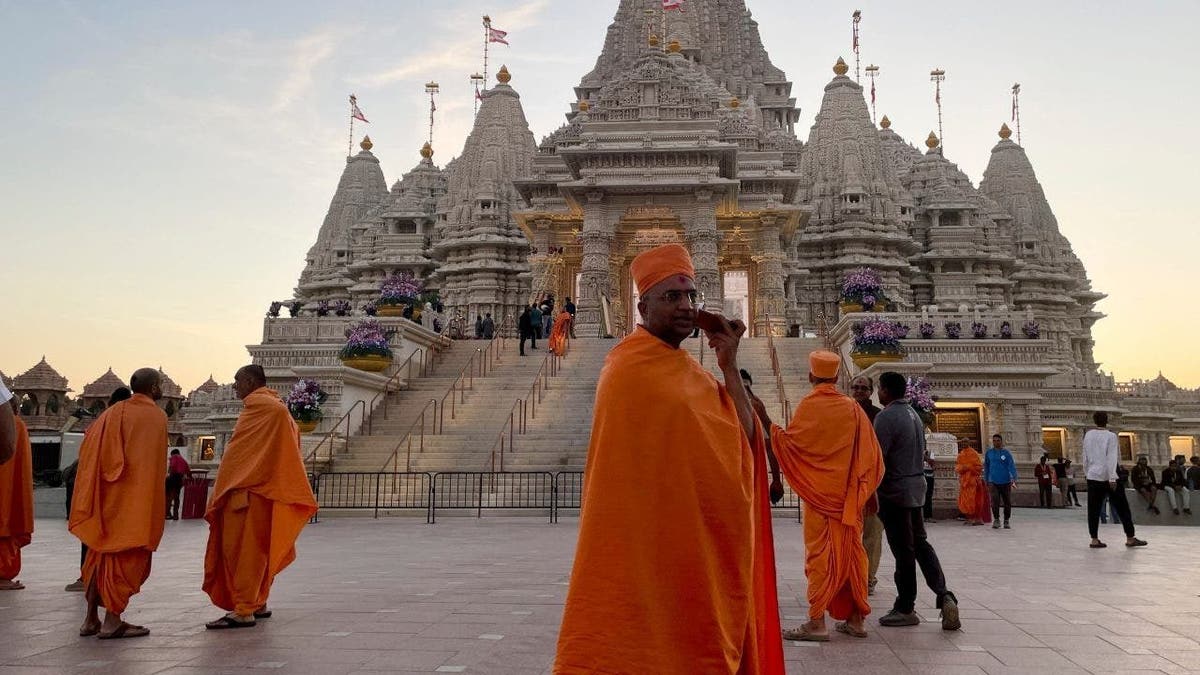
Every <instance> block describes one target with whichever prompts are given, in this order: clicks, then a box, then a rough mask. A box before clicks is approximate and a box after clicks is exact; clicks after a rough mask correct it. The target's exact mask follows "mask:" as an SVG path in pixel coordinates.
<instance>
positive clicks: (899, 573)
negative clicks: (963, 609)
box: [879, 499, 954, 614]
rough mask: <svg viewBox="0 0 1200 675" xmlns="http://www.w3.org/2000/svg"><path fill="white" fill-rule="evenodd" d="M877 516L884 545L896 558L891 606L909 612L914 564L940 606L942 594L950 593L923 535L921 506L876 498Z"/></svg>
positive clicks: (914, 585) (913, 592)
mask: <svg viewBox="0 0 1200 675" xmlns="http://www.w3.org/2000/svg"><path fill="white" fill-rule="evenodd" d="M879 519H880V520H882V521H883V531H884V532H885V533H887V541H888V548H890V549H891V550H892V556H894V557H895V558H896V574H895V580H896V602H895V604H893V605H892V610H893V611H896V612H900V613H901V614H911V613H912V611H913V608H914V606H915V605H916V602H917V566H918V565H920V567H921V574H922V575H924V577H925V584H926V585H927V586H929V590H931V591H933V592H934V594H935V595H936V596H937V608H938V609H941V608H942V602H943V601H944V600H945V599H946V596H950V597H951V598H953V597H954V594H953V593H951V592H949V591H947V590H946V576H945V575H944V574H942V564H941V563H940V562H938V557H937V552H935V551H934V550H933V546H931V545H930V544H929V539H928V538H927V537H926V536H925V519H924V518H923V517H922V515H921V507H919V506H914V507H911V508H908V507H903V506H898V505H896V504H894V503H892V502H890V501H888V500H886V499H880V500H879Z"/></svg>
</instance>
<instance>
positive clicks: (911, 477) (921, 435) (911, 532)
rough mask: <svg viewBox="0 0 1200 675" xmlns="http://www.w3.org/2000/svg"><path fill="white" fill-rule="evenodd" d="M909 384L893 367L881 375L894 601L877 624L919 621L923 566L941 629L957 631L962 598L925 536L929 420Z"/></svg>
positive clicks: (878, 426)
mask: <svg viewBox="0 0 1200 675" xmlns="http://www.w3.org/2000/svg"><path fill="white" fill-rule="evenodd" d="M907 388H908V381H907V380H906V379H905V378H904V376H903V375H901V374H900V373H896V372H890V371H889V372H886V373H884V374H882V375H880V376H879V402H880V403H882V404H883V411H882V412H880V413H879V414H878V415H877V416H876V417H875V435H876V436H878V437H879V446H880V448H882V450H883V462H884V466H885V467H886V471H885V472H884V475H883V482H882V483H880V484H879V492H878V495H879V519H880V520H882V521H883V531H884V532H885V533H886V534H887V540H888V547H889V548H891V549H892V555H893V556H895V558H896V574H895V579H896V601H895V603H894V604H893V605H892V611H890V612H888V613H887V615H885V616H883V617H882V618H880V619H879V625H881V626H915V625H917V624H919V623H920V622H921V619H920V617H918V616H917V614H916V612H915V611H914V607H915V605H916V600H917V566H918V565H919V566H920V568H921V574H923V575H924V576H925V583H926V584H928V585H929V590H931V591H933V592H934V594H935V595H936V596H937V603H936V607H937V608H938V609H940V610H941V612H942V630H958V629H959V628H961V627H962V622H961V621H960V620H959V616H958V599H957V598H956V597H955V595H954V593H951V592H950V591H949V590H948V589H947V588H946V576H945V574H943V573H942V564H941V562H939V561H938V557H937V552H936V551H934V550H933V546H932V545H931V544H930V543H929V539H928V538H927V537H926V535H925V519H924V517H923V516H922V514H921V507H922V506H923V504H924V502H925V476H924V475H923V473H922V471H921V458H922V457H923V456H924V454H925V424H924V423H922V422H921V418H920V417H917V413H916V411H914V410H913V408H912V405H911V404H910V403H909V400H908V399H907V398H905V395H906V392H907Z"/></svg>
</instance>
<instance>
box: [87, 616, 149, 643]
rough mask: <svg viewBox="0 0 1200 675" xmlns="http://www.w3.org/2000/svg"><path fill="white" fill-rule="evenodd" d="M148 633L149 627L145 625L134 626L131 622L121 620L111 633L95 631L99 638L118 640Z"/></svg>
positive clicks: (143, 635)
mask: <svg viewBox="0 0 1200 675" xmlns="http://www.w3.org/2000/svg"><path fill="white" fill-rule="evenodd" d="M149 634H150V629H149V628H146V627H145V626H135V625H133V624H131V623H125V622H124V621H122V622H121V625H120V626H117V629H116V630H114V631H113V632H111V633H99V632H98V633H97V634H96V636H97V637H99V638H100V639H101V640H120V639H122V638H135V637H145V636H147V635H149Z"/></svg>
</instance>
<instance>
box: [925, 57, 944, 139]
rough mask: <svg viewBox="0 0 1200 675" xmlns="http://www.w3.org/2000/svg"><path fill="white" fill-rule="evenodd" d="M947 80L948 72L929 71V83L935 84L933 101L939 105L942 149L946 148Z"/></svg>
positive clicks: (939, 133) (936, 69)
mask: <svg viewBox="0 0 1200 675" xmlns="http://www.w3.org/2000/svg"><path fill="white" fill-rule="evenodd" d="M945 79H946V71H944V70H942V69H941V68H934V69H933V70H931V71H929V81H930V82H933V87H934V95H933V100H934V101H935V102H936V103H937V109H938V138H939V139H941V146H942V149H943V150H945V148H946V136H945V134H944V133H942V81H944V80H945Z"/></svg>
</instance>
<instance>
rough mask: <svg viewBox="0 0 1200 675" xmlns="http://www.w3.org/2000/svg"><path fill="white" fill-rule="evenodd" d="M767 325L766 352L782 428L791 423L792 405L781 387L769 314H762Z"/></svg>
mask: <svg viewBox="0 0 1200 675" xmlns="http://www.w3.org/2000/svg"><path fill="white" fill-rule="evenodd" d="M764 316H765V317H766V320H767V321H766V323H767V352H768V353H769V354H770V356H771V372H772V373H774V375H775V391H776V394H777V395H778V396H779V407H780V415H781V419H782V420H783V424H784V426H786V425H788V424H790V423H791V416H792V405H791V402H790V401H788V399H787V390H786V389H784V387H783V373H782V372H781V370H780V368H779V352H778V351H776V349H775V336H774V334H773V333H772V331H771V314H770V313H766V314H764Z"/></svg>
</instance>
